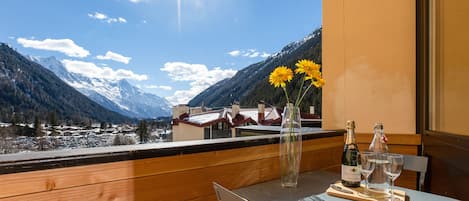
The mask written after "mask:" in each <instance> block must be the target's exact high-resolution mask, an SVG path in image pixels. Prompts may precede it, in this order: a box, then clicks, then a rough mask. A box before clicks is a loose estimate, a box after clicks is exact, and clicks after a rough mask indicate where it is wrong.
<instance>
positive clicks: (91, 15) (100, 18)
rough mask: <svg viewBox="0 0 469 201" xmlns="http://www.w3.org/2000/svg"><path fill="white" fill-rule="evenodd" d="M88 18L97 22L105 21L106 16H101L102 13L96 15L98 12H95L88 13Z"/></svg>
mask: <svg viewBox="0 0 469 201" xmlns="http://www.w3.org/2000/svg"><path fill="white" fill-rule="evenodd" d="M88 17H91V18H94V19H98V20H105V19H107V15H105V14H102V13H98V12H95V13H94V14H90V13H88Z"/></svg>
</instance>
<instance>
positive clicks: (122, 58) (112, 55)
mask: <svg viewBox="0 0 469 201" xmlns="http://www.w3.org/2000/svg"><path fill="white" fill-rule="evenodd" d="M96 58H97V59H100V60H114V61H117V62H121V63H125V64H128V63H129V61H130V60H131V59H132V57H126V56H123V55H121V54H118V53H115V52H111V51H107V52H106V55H104V56H103V55H98V56H96Z"/></svg>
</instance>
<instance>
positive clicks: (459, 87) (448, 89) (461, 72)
mask: <svg viewBox="0 0 469 201" xmlns="http://www.w3.org/2000/svg"><path fill="white" fill-rule="evenodd" d="M431 2H432V3H431V9H430V10H431V15H430V30H431V33H430V46H431V48H430V54H431V56H430V87H429V88H430V93H429V94H430V101H429V102H430V104H429V107H430V108H429V112H430V119H429V120H430V122H429V127H430V130H434V131H441V132H447V133H453V134H460V135H469V126H468V121H467V115H468V114H469V107H468V103H469V79H468V78H469V37H467V36H468V35H469V26H467V19H469V1H465V0H451V1H437V0H434V1H431Z"/></svg>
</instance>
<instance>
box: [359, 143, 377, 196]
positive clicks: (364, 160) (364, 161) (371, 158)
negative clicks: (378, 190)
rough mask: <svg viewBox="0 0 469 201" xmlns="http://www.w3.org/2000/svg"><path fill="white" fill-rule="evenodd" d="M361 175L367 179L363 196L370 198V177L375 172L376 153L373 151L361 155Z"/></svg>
mask: <svg viewBox="0 0 469 201" xmlns="http://www.w3.org/2000/svg"><path fill="white" fill-rule="evenodd" d="M360 162H361V163H360V173H361V174H362V175H363V177H365V191H364V192H363V194H364V195H365V196H367V197H369V196H370V193H369V191H368V177H369V176H370V174H371V173H372V172H373V171H374V170H375V165H376V153H374V152H371V151H364V152H361V153H360Z"/></svg>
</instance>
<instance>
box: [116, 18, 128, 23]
mask: <svg viewBox="0 0 469 201" xmlns="http://www.w3.org/2000/svg"><path fill="white" fill-rule="evenodd" d="M117 19H118V20H119V22H121V23H127V20H126V19H124V18H123V17H119V18H117Z"/></svg>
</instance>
